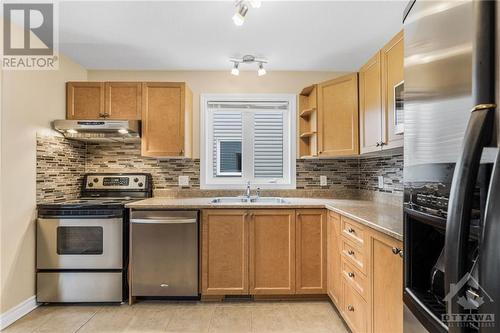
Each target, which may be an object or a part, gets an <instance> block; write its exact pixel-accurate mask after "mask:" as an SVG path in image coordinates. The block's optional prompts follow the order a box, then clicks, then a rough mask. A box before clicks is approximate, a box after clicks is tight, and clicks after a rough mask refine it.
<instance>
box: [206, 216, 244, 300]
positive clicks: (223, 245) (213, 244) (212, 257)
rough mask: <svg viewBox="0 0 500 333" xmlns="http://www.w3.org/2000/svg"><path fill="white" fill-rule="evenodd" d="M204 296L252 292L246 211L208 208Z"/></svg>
mask: <svg viewBox="0 0 500 333" xmlns="http://www.w3.org/2000/svg"><path fill="white" fill-rule="evenodd" d="M201 234H202V245H201V247H202V252H201V261H202V268H201V271H202V278H201V289H202V294H203V295H230V294H233V295H234V294H237V295H242V294H248V223H247V214H246V212H245V211H243V210H231V209H224V210H217V209H213V210H204V211H203V219H202V230H201Z"/></svg>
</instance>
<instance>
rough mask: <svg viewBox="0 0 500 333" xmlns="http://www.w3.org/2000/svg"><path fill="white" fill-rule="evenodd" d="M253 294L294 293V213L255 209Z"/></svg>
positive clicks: (251, 250)
mask: <svg viewBox="0 0 500 333" xmlns="http://www.w3.org/2000/svg"><path fill="white" fill-rule="evenodd" d="M249 240H250V243H249V254H250V267H249V272H250V279H249V280H250V294H254V295H257V294H266V295H273V294H274V295H276V294H278V295H286V294H294V293H295V211H294V210H281V209H280V210H252V211H251V212H250V228H249Z"/></svg>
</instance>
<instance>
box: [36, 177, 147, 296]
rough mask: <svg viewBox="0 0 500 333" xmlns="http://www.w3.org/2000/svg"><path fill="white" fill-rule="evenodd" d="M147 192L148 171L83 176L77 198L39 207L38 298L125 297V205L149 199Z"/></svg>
mask: <svg viewBox="0 0 500 333" xmlns="http://www.w3.org/2000/svg"><path fill="white" fill-rule="evenodd" d="M151 192H152V186H151V175H149V174H144V173H134V174H102V173H101V174H87V175H85V177H84V181H83V184H82V191H81V198H80V199H77V200H72V201H66V202H62V203H54V204H40V205H38V219H37V263H36V265H37V301H38V302H121V301H123V300H125V299H126V298H127V297H128V286H127V270H128V239H129V233H128V230H129V227H128V223H129V216H128V210H127V209H125V204H127V203H129V202H131V201H134V200H140V199H143V198H147V197H151Z"/></svg>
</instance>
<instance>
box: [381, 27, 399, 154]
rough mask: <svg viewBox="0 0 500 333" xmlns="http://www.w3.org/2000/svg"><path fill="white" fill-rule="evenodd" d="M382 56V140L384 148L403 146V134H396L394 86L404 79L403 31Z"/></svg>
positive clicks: (390, 42)
mask: <svg viewBox="0 0 500 333" xmlns="http://www.w3.org/2000/svg"><path fill="white" fill-rule="evenodd" d="M380 54H381V57H382V86H383V89H382V105H383V106H384V112H383V113H382V140H383V142H384V145H383V148H388V149H389V148H396V147H402V146H403V135H402V134H395V130H396V128H395V111H394V107H395V105H394V104H395V103H394V101H395V99H394V88H395V86H396V85H399V84H400V83H402V82H403V80H404V64H403V62H404V40H403V31H401V32H399V33H398V34H397V35H396V36H394V37H393V38H392V39H391V40H390V41H389V43H387V44H386V45H385V46H384V47H383V48H382V51H381V53H380Z"/></svg>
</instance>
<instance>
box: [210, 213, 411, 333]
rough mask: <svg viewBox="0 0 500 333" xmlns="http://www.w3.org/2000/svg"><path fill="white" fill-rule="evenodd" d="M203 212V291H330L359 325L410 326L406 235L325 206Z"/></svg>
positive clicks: (367, 332) (381, 331)
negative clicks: (404, 250)
mask: <svg viewBox="0 0 500 333" xmlns="http://www.w3.org/2000/svg"><path fill="white" fill-rule="evenodd" d="M202 217H203V218H202V224H201V242H202V245H201V292H202V295H207V296H210V295H214V296H215V295H216V296H223V295H248V294H250V295H291V294H310V295H312V294H328V295H329V297H330V299H331V300H332V302H333V303H334V304H335V306H337V308H338V309H339V312H340V313H341V315H342V317H343V318H344V319H345V321H346V323H347V324H348V326H349V327H350V329H351V330H352V332H354V333H402V332H403V298H402V290H403V260H402V258H401V256H400V254H399V252H400V251H401V250H402V244H401V242H400V241H398V240H396V239H393V238H391V237H389V236H386V235H385V234H382V233H380V232H378V231H375V230H373V229H371V228H369V227H367V226H365V225H361V224H359V223H358V222H356V221H353V220H352V219H348V218H345V217H343V216H340V215H339V214H337V213H334V212H328V213H327V212H326V211H325V210H323V209H297V210H294V209H247V210H241V209H206V210H203V212H202Z"/></svg>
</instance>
